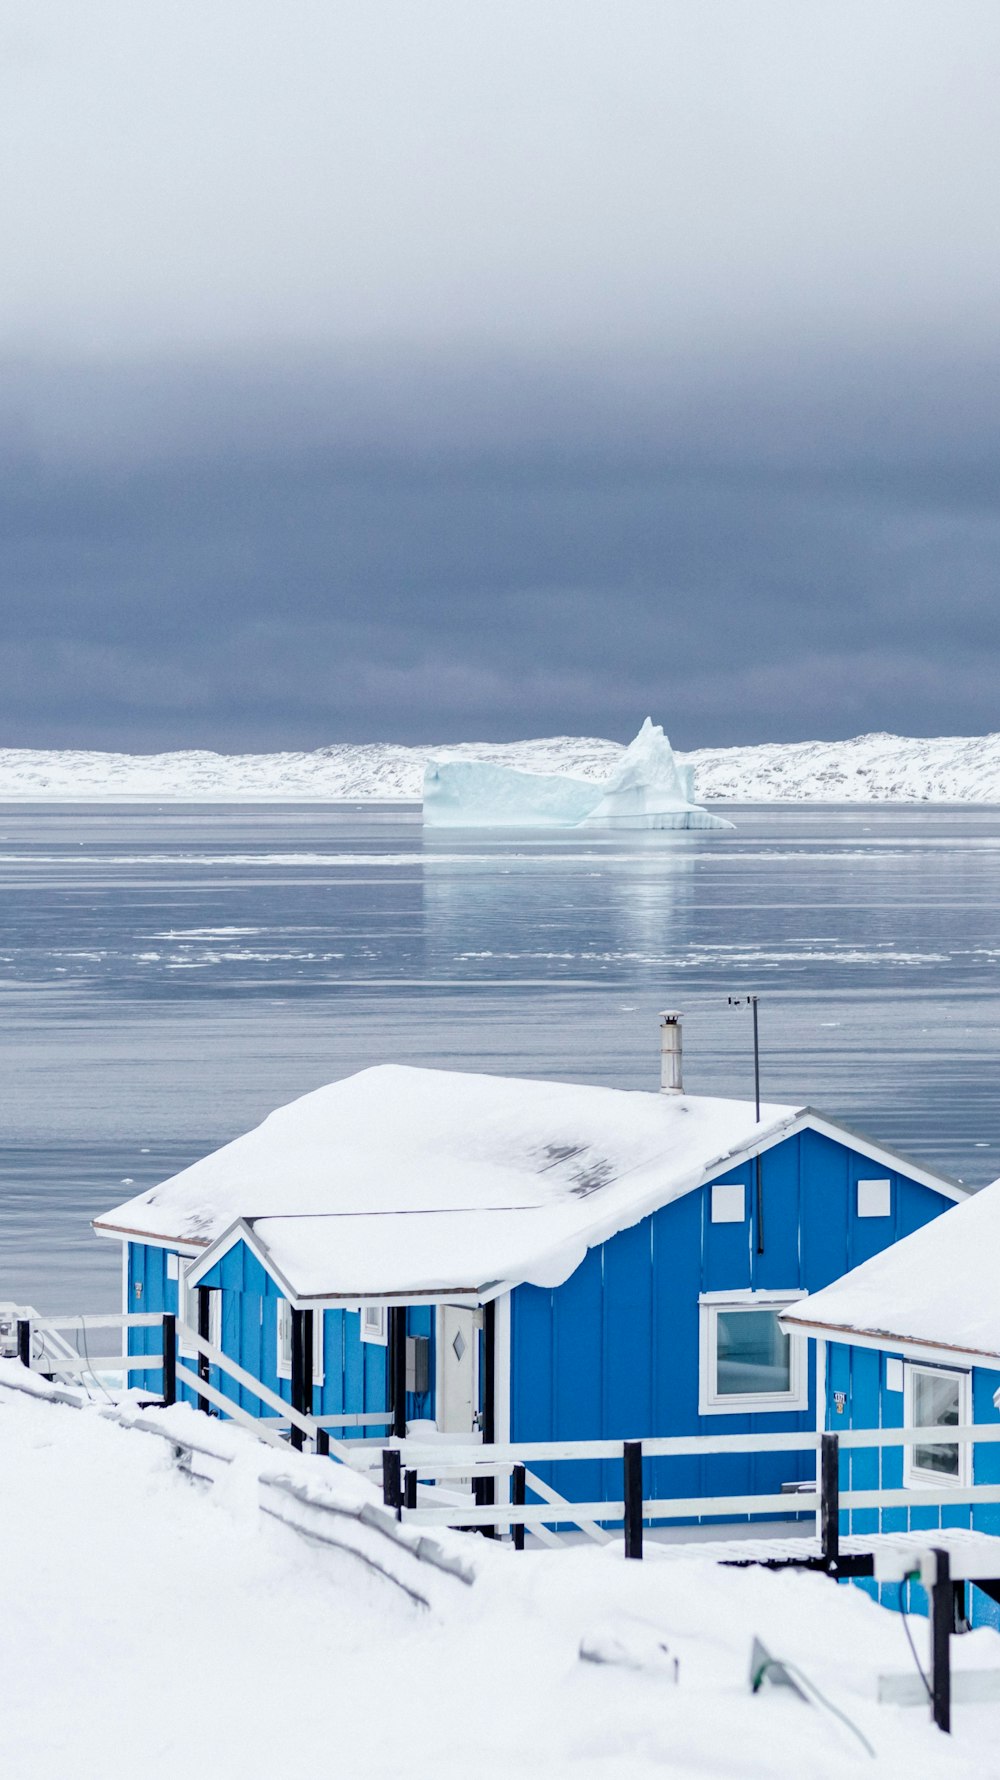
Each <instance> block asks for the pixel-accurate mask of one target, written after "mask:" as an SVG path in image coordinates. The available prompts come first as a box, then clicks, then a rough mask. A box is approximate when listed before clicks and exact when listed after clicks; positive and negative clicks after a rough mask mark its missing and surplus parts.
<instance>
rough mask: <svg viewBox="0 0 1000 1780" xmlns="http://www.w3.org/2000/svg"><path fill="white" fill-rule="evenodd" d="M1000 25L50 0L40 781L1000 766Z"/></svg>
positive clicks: (43, 111) (38, 539)
mask: <svg viewBox="0 0 1000 1780" xmlns="http://www.w3.org/2000/svg"><path fill="white" fill-rule="evenodd" d="M998 82H1000V6H998V5H997V3H996V0H947V3H946V4H943V3H942V0H934V3H933V4H927V3H925V0H878V4H875V5H873V4H872V3H871V0H837V3H836V4H831V0H684V4H675V3H673V0H604V3H603V4H599V5H598V4H593V3H592V0H542V3H541V4H540V3H539V0H504V3H503V4H494V0H352V4H350V5H347V4H342V3H341V0H267V3H266V4H265V3H262V0H171V4H170V5H169V6H143V5H137V4H136V0H87V4H86V5H81V4H80V3H79V0H30V3H29V0H6V3H5V5H4V7H3V9H2V12H0V239H2V241H3V244H4V245H3V276H2V279H0V472H2V473H0V575H2V583H0V598H2V609H3V613H4V620H5V622H4V627H3V629H4V648H3V652H2V655H0V711H2V721H0V744H6V745H24V746H35V747H38V746H96V747H127V748H138V749H145V748H157V747H173V746H214V747H224V748H233V747H240V748H243V747H245V748H271V747H281V746H286V747H311V746H318V745H322V744H323V743H324V742H328V741H334V740H352V739H353V740H365V739H376V738H385V739H395V740H403V741H422V740H427V741H447V740H455V739H461V738H466V739H471V738H476V737H478V738H498V739H499V738H504V737H516V736H523V735H537V734H551V733H556V732H560V733H562V732H572V733H577V734H580V733H587V734H606V735H615V736H618V737H620V738H621V739H627V738H628V737H629V736H630V735H631V734H632V733H633V732H634V731H635V729H636V728H637V727H638V725H639V722H640V721H641V719H642V718H643V717H644V716H645V715H646V714H647V712H650V713H651V714H652V715H653V716H654V717H656V718H657V719H658V720H660V721H663V722H665V723H666V725H667V727H668V730H669V731H670V733H671V735H672V737H673V739H674V740H675V741H676V742H677V743H678V744H679V745H681V746H685V747H689V746H697V745H701V744H709V743H725V742H739V741H757V740H766V739H777V740H782V739H792V738H797V737H807V736H830V737H832V736H838V735H849V734H853V733H856V732H857V731H858V730H861V729H896V730H901V731H905V732H909V733H914V734H934V733H941V732H950V733H972V732H975V731H981V730H985V729H996V728H1000V714H998V699H997V692H996V688H997V685H998V684H1000V659H998V657H1000V640H998V624H997V604H998V601H997V580H998V577H997V563H998V560H1000V557H998V545H1000V408H998V395H1000V380H998V364H1000V344H998V317H1000V228H998V224H997V214H996V213H997V199H996V178H997V168H998V166H1000V106H998V104H997V100H996V94H997V91H998Z"/></svg>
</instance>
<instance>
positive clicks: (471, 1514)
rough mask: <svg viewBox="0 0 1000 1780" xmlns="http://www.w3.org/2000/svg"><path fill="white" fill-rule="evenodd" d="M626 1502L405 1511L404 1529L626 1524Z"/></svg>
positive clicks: (475, 1505) (488, 1506) (536, 1504)
mask: <svg viewBox="0 0 1000 1780" xmlns="http://www.w3.org/2000/svg"><path fill="white" fill-rule="evenodd" d="M624 1515H625V1504H624V1502H568V1503H567V1504H566V1507H565V1508H559V1507H554V1506H553V1507H547V1506H543V1505H542V1504H541V1503H537V1502H532V1503H530V1504H529V1505H528V1506H527V1507H526V1508H513V1507H511V1504H510V1503H509V1502H503V1503H497V1504H495V1505H491V1504H488V1503H483V1504H481V1505H480V1504H478V1503H472V1504H470V1506H469V1507H468V1508H464V1507H463V1508H404V1509H403V1525H404V1526H418V1527H424V1526H426V1527H454V1526H463V1527H492V1526H496V1525H497V1524H498V1523H499V1522H500V1521H509V1522H510V1523H511V1525H512V1526H525V1527H535V1526H544V1525H545V1523H546V1522H547V1521H555V1520H572V1521H573V1522H574V1523H578V1522H579V1520H580V1519H581V1517H583V1518H585V1519H587V1520H622V1519H623V1518H624Z"/></svg>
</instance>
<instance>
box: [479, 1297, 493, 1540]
mask: <svg viewBox="0 0 1000 1780" xmlns="http://www.w3.org/2000/svg"><path fill="white" fill-rule="evenodd" d="M496 1399H497V1307H496V1303H495V1302H494V1301H493V1300H492V1299H491V1301H490V1303H489V1304H484V1305H483V1445H484V1446H492V1445H493V1444H494V1443H495V1441H496V1437H497V1422H496ZM496 1499H497V1492H496V1484H495V1482H494V1479H493V1478H492V1477H484V1478H482V1480H481V1494H480V1496H479V1498H478V1500H479V1501H480V1502H484V1503H489V1504H490V1505H492V1504H493V1503H494V1502H495V1501H496ZM483 1532H484V1533H485V1534H486V1537H487V1539H495V1538H496V1536H497V1530H496V1527H484V1528H483Z"/></svg>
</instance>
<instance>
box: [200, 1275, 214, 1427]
mask: <svg viewBox="0 0 1000 1780" xmlns="http://www.w3.org/2000/svg"><path fill="white" fill-rule="evenodd" d="M197 1291H198V1333H199V1335H200V1336H201V1338H202V1340H203V1341H207V1340H208V1338H209V1334H210V1332H211V1331H210V1324H211V1317H212V1300H211V1298H210V1297H209V1295H208V1287H207V1286H198V1288H197ZM198 1377H199V1378H204V1379H205V1380H206V1382H207V1379H208V1356H207V1355H206V1354H203V1353H201V1352H200V1351H199V1353H198ZM198 1408H199V1409H200V1410H201V1412H202V1414H203V1415H211V1413H212V1409H211V1405H210V1403H209V1401H208V1398H207V1397H199V1398H198Z"/></svg>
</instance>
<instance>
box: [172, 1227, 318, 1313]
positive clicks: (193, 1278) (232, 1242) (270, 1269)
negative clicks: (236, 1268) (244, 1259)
mask: <svg viewBox="0 0 1000 1780" xmlns="http://www.w3.org/2000/svg"><path fill="white" fill-rule="evenodd" d="M238 1242H242V1243H244V1244H245V1245H246V1247H247V1248H248V1249H249V1250H250V1253H251V1254H252V1255H253V1257H254V1259H255V1260H256V1261H259V1262H260V1264H261V1266H262V1267H263V1269H264V1272H265V1273H267V1274H268V1275H269V1276H270V1277H271V1279H273V1281H274V1283H275V1285H276V1286H278V1288H279V1289H280V1291H281V1293H282V1295H283V1296H284V1297H285V1298H287V1299H288V1301H289V1303H290V1304H293V1305H294V1306H295V1309H296V1310H301V1309H302V1308H303V1306H302V1304H301V1303H300V1301H299V1299H298V1298H297V1297H296V1295H295V1292H294V1291H293V1289H292V1287H291V1286H290V1284H289V1282H288V1280H287V1279H286V1278H285V1276H284V1274H283V1273H282V1272H281V1269H280V1268H278V1267H276V1266H275V1264H274V1262H273V1260H272V1259H271V1257H270V1255H268V1254H267V1253H266V1251H265V1250H264V1249H263V1248H262V1247H261V1245H260V1243H259V1242H258V1241H257V1239H256V1237H255V1236H254V1233H253V1225H252V1224H251V1223H250V1222H249V1221H248V1220H247V1219H246V1218H237V1219H236V1222H235V1223H234V1224H230V1226H229V1228H228V1230H224V1231H223V1232H222V1235H221V1236H217V1237H216V1239H215V1241H214V1242H212V1243H209V1245H208V1247H207V1248H206V1249H204V1250H203V1251H202V1253H201V1254H200V1255H199V1256H198V1259H197V1261H196V1262H195V1264H194V1266H193V1267H189V1268H188V1270H187V1272H186V1273H185V1275H184V1278H185V1280H186V1282H187V1284H188V1285H189V1286H196V1285H198V1284H199V1283H200V1282H201V1280H203V1279H204V1277H205V1275H206V1273H211V1271H212V1268H213V1267H216V1266H218V1264H219V1262H220V1261H221V1260H223V1259H224V1257H225V1256H226V1255H228V1253H229V1251H230V1249H232V1248H235V1247H236V1244H237V1243H238Z"/></svg>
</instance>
